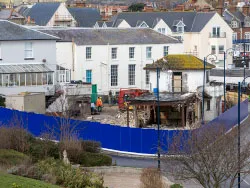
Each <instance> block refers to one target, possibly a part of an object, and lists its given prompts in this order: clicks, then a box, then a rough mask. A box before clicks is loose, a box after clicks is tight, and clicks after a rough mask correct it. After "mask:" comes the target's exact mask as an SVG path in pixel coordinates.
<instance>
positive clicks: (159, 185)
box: [140, 168, 165, 188]
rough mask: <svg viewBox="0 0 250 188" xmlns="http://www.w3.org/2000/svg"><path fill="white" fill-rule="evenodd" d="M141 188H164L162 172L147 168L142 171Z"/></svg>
mask: <svg viewBox="0 0 250 188" xmlns="http://www.w3.org/2000/svg"><path fill="white" fill-rule="evenodd" d="M140 181H141V186H140V187H141V188H164V187H165V185H164V183H163V181H162V176H161V172H160V171H158V169H156V168H145V169H143V170H142V173H141V177H140Z"/></svg>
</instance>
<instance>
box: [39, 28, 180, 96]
mask: <svg viewBox="0 0 250 188" xmlns="http://www.w3.org/2000/svg"><path fill="white" fill-rule="evenodd" d="M40 31H42V32H45V33H47V34H50V35H54V36H57V37H60V39H61V40H59V41H58V42H57V52H56V53H57V62H60V63H61V64H63V65H62V66H63V67H64V68H66V69H69V70H71V78H72V80H81V81H83V82H88V83H92V84H97V87H98V93H101V94H104V95H107V94H108V93H109V91H110V90H111V91H113V92H116V91H119V90H120V88H142V89H149V88H150V83H149V74H148V72H147V71H145V70H143V67H144V66H145V65H146V64H149V63H153V61H156V60H157V59H159V58H162V57H163V56H166V55H167V54H180V53H183V44H182V43H181V42H180V41H179V40H178V39H176V38H173V37H169V36H165V35H163V34H161V33H158V32H155V31H153V30H152V29H148V28H129V29H117V28H109V29H104V28H103V29H83V28H68V29H65V28H61V29H60V28H54V29H53V28H50V29H46V28H45V29H40Z"/></svg>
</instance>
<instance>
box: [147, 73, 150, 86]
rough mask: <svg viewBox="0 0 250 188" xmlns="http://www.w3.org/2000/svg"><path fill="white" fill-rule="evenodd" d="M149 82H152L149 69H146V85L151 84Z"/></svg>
mask: <svg viewBox="0 0 250 188" xmlns="http://www.w3.org/2000/svg"><path fill="white" fill-rule="evenodd" d="M149 83H150V76H149V70H146V85H149Z"/></svg>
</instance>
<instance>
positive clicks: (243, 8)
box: [242, 5, 249, 16]
mask: <svg viewBox="0 0 250 188" xmlns="http://www.w3.org/2000/svg"><path fill="white" fill-rule="evenodd" d="M242 13H243V14H244V15H245V16H248V15H249V6H247V5H244V6H243V7H242Z"/></svg>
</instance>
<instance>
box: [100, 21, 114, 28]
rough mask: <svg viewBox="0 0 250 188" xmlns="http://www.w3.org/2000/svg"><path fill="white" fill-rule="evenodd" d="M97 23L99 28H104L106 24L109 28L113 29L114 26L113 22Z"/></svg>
mask: <svg viewBox="0 0 250 188" xmlns="http://www.w3.org/2000/svg"><path fill="white" fill-rule="evenodd" d="M96 23H97V24H98V26H99V27H102V26H103V24H104V23H105V24H106V26H107V27H112V25H113V22H110V21H97V22H96Z"/></svg>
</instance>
